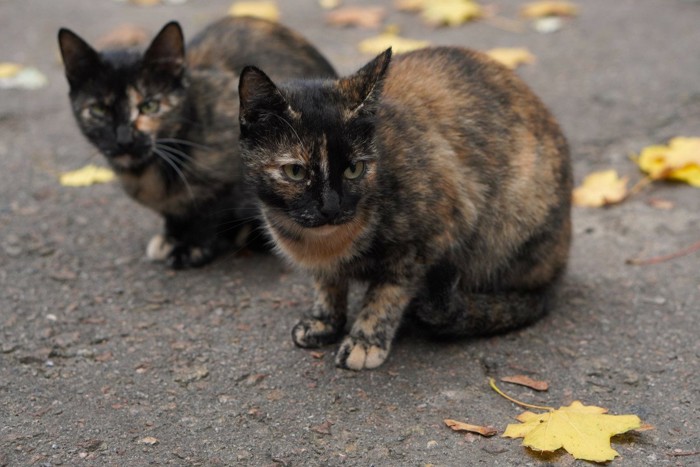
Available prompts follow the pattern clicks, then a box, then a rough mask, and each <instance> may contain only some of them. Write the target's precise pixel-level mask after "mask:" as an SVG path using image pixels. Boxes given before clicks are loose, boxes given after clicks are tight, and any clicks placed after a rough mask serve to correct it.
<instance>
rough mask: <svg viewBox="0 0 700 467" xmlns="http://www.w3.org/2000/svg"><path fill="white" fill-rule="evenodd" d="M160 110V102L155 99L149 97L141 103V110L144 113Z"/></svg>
mask: <svg viewBox="0 0 700 467" xmlns="http://www.w3.org/2000/svg"><path fill="white" fill-rule="evenodd" d="M159 110H160V102H158V101H157V100H155V99H148V100H146V101H143V102H142V103H141V105H139V111H140V112H141V113H142V114H144V115H148V114H154V113H156V112H158V111H159Z"/></svg>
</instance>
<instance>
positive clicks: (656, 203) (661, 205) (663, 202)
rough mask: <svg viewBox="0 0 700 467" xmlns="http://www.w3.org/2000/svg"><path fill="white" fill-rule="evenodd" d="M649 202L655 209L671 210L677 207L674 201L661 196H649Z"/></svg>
mask: <svg viewBox="0 0 700 467" xmlns="http://www.w3.org/2000/svg"><path fill="white" fill-rule="evenodd" d="M647 204H648V205H649V206H651V207H652V208H654V209H663V210H664V211H668V210H671V209H673V208H674V207H675V204H674V203H673V201H671V200H668V199H661V198H649V199H648V200H647Z"/></svg>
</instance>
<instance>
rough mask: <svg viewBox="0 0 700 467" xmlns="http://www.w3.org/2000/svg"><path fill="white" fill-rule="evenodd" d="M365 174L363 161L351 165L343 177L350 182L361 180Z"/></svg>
mask: <svg viewBox="0 0 700 467" xmlns="http://www.w3.org/2000/svg"><path fill="white" fill-rule="evenodd" d="M364 173H365V163H364V162H363V161H358V162H355V163H354V164H350V165H349V166H348V168H347V169H345V172H343V176H344V177H345V178H347V179H348V180H355V179H356V178H360V177H361V176H362V175H363V174H364Z"/></svg>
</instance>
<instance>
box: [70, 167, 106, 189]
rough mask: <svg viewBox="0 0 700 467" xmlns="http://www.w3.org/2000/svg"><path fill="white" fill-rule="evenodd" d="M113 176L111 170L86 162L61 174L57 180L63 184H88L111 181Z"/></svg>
mask: <svg viewBox="0 0 700 467" xmlns="http://www.w3.org/2000/svg"><path fill="white" fill-rule="evenodd" d="M114 177H115V175H114V172H112V171H111V170H109V169H105V168H104V167H98V166H96V165H92V164H88V165H86V166H85V167H83V168H81V169H78V170H73V171H71V172H66V173H63V174H61V177H60V179H59V181H60V182H61V185H63V186H90V185H94V184H95V183H107V182H111V181H112V180H114Z"/></svg>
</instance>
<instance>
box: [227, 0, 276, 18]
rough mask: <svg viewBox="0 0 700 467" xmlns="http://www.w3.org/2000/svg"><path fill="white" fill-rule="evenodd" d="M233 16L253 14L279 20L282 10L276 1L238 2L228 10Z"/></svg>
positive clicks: (257, 16)
mask: <svg viewBox="0 0 700 467" xmlns="http://www.w3.org/2000/svg"><path fill="white" fill-rule="evenodd" d="M228 14H229V15H231V16H253V17H255V18H261V19H266V20H268V21H279V18H280V12H279V9H278V8H277V4H276V3H275V2H236V3H234V4H233V5H231V8H229V10H228Z"/></svg>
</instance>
